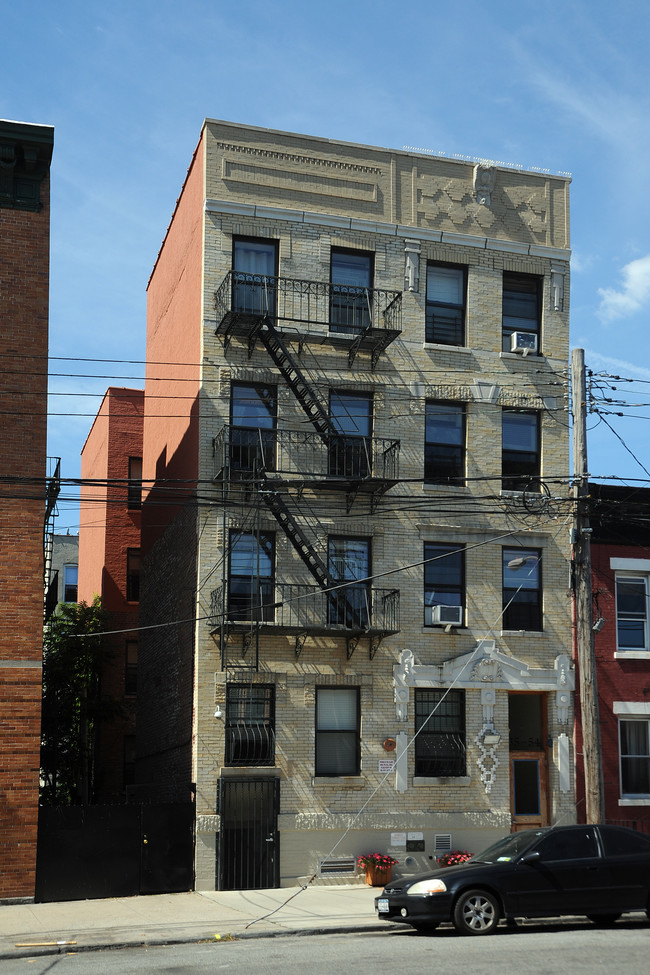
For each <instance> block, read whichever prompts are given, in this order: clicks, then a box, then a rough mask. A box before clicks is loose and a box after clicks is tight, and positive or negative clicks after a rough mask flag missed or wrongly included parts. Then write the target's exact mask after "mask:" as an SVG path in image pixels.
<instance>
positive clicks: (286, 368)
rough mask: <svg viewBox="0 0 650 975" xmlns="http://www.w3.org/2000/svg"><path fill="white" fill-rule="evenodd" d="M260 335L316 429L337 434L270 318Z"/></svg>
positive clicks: (266, 320)
mask: <svg viewBox="0 0 650 975" xmlns="http://www.w3.org/2000/svg"><path fill="white" fill-rule="evenodd" d="M259 337H260V339H261V340H262V342H263V344H264V347H265V348H266V351H267V352H268V353H269V355H270V356H271V358H272V359H273V361H274V363H275V364H276V366H277V367H278V369H279V370H280V372H281V373H282V375H283V376H284V378H285V379H286V381H287V384H288V386H289V388H290V389H291V391H292V392H293V394H294V396H295V397H296V399H297V400H298V402H299V403H300V405H301V407H302V408H303V410H304V411H305V414H306V416H307V418H308V419H309V421H310V423H311V424H312V425H313V426H314V428H315V429H316V431H317V432H318V433H320V434H323V435H328V434H330V435H331V434H336V433H337V432H338V431H337V430H336V427H335V426H334V424H333V423H332V421H331V420H330V418H329V416H328V414H327V410H325V409H324V407H323V406H322V404H321V403H320V402H319V400H318V399H317V398H316V396H314V394H313V392H312V390H311V388H310V386H309V383H308V382H307V380H306V379H305V377H304V376H303V374H302V372H301V371H300V369H299V368H298V365H297V363H296V362H295V361H294V359H293V357H292V355H291V353H290V352H289V349H288V348H287V346H286V345H285V343H284V340H283V338H282V336H281V335H280V333H279V332H278V330H277V329H276V327H275V325H274V324H273V322H272V321H271V319H270V318H268V317H267V318H265V319H264V322H263V325H262V328H261V329H260V332H259Z"/></svg>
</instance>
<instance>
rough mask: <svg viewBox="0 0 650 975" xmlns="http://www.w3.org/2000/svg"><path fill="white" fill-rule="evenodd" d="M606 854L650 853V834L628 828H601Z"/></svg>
mask: <svg viewBox="0 0 650 975" xmlns="http://www.w3.org/2000/svg"><path fill="white" fill-rule="evenodd" d="M600 836H601V839H602V841H603V850H604V851H605V856H624V855H625V854H626V853H627V854H632V855H638V854H639V853H650V836H647V835H646V834H645V833H636V832H635V831H634V830H627V829H616V828H614V827H613V828H611V829H601V831H600Z"/></svg>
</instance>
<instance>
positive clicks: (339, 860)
mask: <svg viewBox="0 0 650 975" xmlns="http://www.w3.org/2000/svg"><path fill="white" fill-rule="evenodd" d="M356 872H357V858H356V857H327V858H326V859H324V860H319V861H318V876H319V877H329V876H331V875H332V874H341V873H348V874H349V873H356Z"/></svg>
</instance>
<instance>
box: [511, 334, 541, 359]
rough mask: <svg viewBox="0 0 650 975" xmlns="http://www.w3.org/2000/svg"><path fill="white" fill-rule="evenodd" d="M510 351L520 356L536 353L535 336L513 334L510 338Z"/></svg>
mask: <svg viewBox="0 0 650 975" xmlns="http://www.w3.org/2000/svg"><path fill="white" fill-rule="evenodd" d="M510 351H511V352H519V353H520V354H521V355H528V353H529V352H537V336H536V335H532V334H531V333H530V332H513V333H512V335H511V336H510Z"/></svg>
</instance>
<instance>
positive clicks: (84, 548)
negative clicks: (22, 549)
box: [78, 386, 144, 803]
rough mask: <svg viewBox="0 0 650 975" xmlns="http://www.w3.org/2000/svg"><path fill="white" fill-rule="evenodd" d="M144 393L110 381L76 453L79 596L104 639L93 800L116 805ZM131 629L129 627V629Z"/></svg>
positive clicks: (129, 717) (123, 756)
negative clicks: (106, 709) (100, 618)
mask: <svg viewBox="0 0 650 975" xmlns="http://www.w3.org/2000/svg"><path fill="white" fill-rule="evenodd" d="M143 413H144V390H142V389H125V388H121V387H115V386H111V387H109V389H108V390H107V391H106V394H105V396H104V399H103V401H102V405H101V407H100V409H99V411H98V413H97V416H96V417H95V420H94V422H93V425H92V428H91V430H90V432H89V434H88V437H87V438H86V442H85V444H84V446H83V448H82V451H81V478H82V487H81V504H80V515H79V523H80V527H79V587H78V592H79V600H80V601H85V602H87V603H91V602H92V601H93V598H94V597H95V596H96V595H98V596H100V598H101V604H102V609H103V610H104V612H105V613H106V619H107V628H108V629H109V630H110V631H111V634H110V636H107V637H106V638H105V643H104V645H105V648H106V663H105V667H104V670H103V673H102V693H103V694H104V695H105V697H107V698H108V699H110V700H111V701H112V702H114V704H115V705H119V707H118V708H117V709H116V710H115V714H113V715H112V717H111V718H109V719H105V720H103V721H102V722H101V725H100V727H99V730H98V741H97V754H96V756H95V769H96V777H95V782H94V795H93V801H94V802H97V803H111V802H121V801H123V800H124V798H125V795H126V790H127V787H128V786H130V785H132V784H133V778H134V771H135V707H136V692H137V662H138V631H137V624H138V607H139V588H140V529H141V524H140V522H141V514H142V512H141V508H142V426H143ZM129 627H133V629H131V630H130V629H129Z"/></svg>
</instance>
